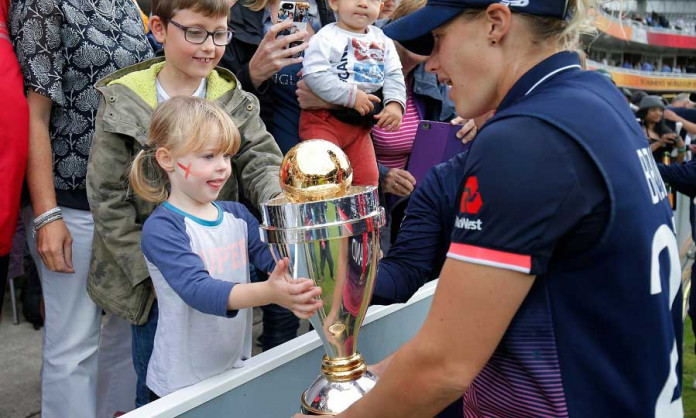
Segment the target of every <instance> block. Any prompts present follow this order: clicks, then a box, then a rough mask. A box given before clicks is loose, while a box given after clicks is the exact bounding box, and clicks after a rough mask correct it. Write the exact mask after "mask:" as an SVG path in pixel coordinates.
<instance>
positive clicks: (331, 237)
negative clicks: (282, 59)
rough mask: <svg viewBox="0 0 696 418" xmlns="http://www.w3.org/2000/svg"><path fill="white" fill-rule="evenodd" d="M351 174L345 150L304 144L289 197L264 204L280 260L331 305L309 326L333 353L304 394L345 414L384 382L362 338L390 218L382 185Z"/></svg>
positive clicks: (287, 186) (291, 161)
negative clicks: (382, 231) (362, 350)
mask: <svg viewBox="0 0 696 418" xmlns="http://www.w3.org/2000/svg"><path fill="white" fill-rule="evenodd" d="M352 177H353V171H352V168H351V165H350V162H349V161H348V158H347V157H346V155H345V154H344V153H343V151H341V149H340V148H338V147H337V146H336V145H334V144H332V143H330V142H328V141H323V140H312V141H304V142H302V143H300V144H299V145H297V146H295V147H294V148H292V149H291V150H290V151H289V152H288V154H287V155H286V156H285V158H284V159H283V163H282V164H281V167H280V184H281V187H282V189H283V191H284V193H285V195H284V196H281V197H276V198H274V199H271V200H270V201H268V202H266V203H265V204H263V205H262V207H263V224H262V225H261V238H262V239H263V240H264V242H266V243H268V244H269V246H270V248H271V252H272V253H273V257H274V258H275V259H276V261H278V260H280V259H281V258H283V257H288V258H289V259H290V270H289V271H290V273H291V274H292V276H293V278H295V279H297V278H300V277H308V278H310V279H312V280H313V281H314V283H315V284H316V285H317V286H320V287H321V288H322V295H321V298H322V300H323V301H324V306H323V308H322V309H320V310H319V311H318V312H317V313H316V314H315V315H314V316H313V317H312V318H311V319H310V322H311V323H312V326H313V327H314V329H315V330H316V331H317V333H318V334H319V336H320V337H321V340H322V342H323V343H324V348H325V349H326V355H325V356H324V358H323V359H322V366H321V375H320V376H319V377H318V378H317V379H316V380H315V381H314V383H313V384H312V386H310V388H309V389H307V390H306V391H305V392H304V393H303V394H302V396H301V405H302V411H303V412H304V413H308V414H315V415H329V414H338V413H340V412H343V411H344V410H345V409H347V408H348V407H349V406H350V405H351V404H352V403H353V402H355V401H356V400H358V399H359V398H360V397H361V396H363V395H364V394H365V393H366V392H367V391H368V390H370V389H371V388H372V387H373V386H374V385H375V383H376V381H377V378H376V377H375V376H374V375H373V374H371V373H370V372H368V371H367V366H366V365H365V362H364V361H363V359H362V357H361V356H360V354H359V353H358V352H357V341H358V334H359V332H360V325H361V324H362V321H363V319H364V317H365V312H366V311H367V306H368V304H369V302H370V299H371V298H372V291H373V289H374V281H375V277H376V273H377V259H378V253H379V228H380V227H381V226H383V225H384V222H385V215H384V209H383V208H381V207H380V206H379V201H378V197H377V188H376V187H374V186H354V187H351V186H350V184H351V181H352Z"/></svg>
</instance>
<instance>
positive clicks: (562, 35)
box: [460, 0, 606, 51]
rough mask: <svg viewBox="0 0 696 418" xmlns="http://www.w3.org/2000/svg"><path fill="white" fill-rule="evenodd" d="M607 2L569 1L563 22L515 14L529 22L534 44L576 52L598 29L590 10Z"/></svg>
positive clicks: (478, 11)
mask: <svg viewBox="0 0 696 418" xmlns="http://www.w3.org/2000/svg"><path fill="white" fill-rule="evenodd" d="M605 1H606V0H568V12H567V13H568V15H569V16H570V18H569V19H567V20H563V19H558V18H556V17H544V16H535V15H529V14H525V13H515V15H516V16H519V17H521V18H523V19H525V20H526V21H527V23H528V24H529V27H530V28H531V30H532V31H533V33H534V36H533V38H534V43H535V44H537V45H547V44H548V43H549V42H552V43H554V45H555V46H556V47H557V49H558V50H569V51H575V50H577V49H578V47H579V45H580V36H581V35H583V34H594V33H596V32H597V29H596V28H595V26H594V20H593V17H594V16H593V15H592V14H591V13H590V10H592V9H596V10H599V6H600V4H601V3H604V2H605ZM483 12H484V11H483V10H481V9H476V10H467V11H465V12H463V13H462V14H461V15H460V16H462V17H464V18H467V19H472V18H475V17H478V16H480V15H481V14H482V13H483Z"/></svg>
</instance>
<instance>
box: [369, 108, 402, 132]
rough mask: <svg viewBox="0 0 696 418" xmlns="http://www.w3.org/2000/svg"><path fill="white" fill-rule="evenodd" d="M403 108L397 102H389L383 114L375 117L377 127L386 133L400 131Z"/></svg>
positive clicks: (380, 113)
mask: <svg viewBox="0 0 696 418" xmlns="http://www.w3.org/2000/svg"><path fill="white" fill-rule="evenodd" d="M402 117H403V108H402V107H401V105H400V104H399V103H397V102H389V103H387V105H386V106H384V109H382V111H381V112H379V113H378V114H376V115H375V119H377V121H378V122H377V126H379V127H380V128H382V129H384V130H386V131H392V132H394V131H398V130H399V128H400V127H401V118H402Z"/></svg>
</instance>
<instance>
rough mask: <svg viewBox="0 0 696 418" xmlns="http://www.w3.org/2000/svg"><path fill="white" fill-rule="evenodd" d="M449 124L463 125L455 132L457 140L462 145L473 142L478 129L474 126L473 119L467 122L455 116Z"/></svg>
mask: <svg viewBox="0 0 696 418" xmlns="http://www.w3.org/2000/svg"><path fill="white" fill-rule="evenodd" d="M450 123H451V124H452V125H464V126H462V129H460V130H459V131H457V138H459V139H461V140H462V144H466V143H467V142H469V141H471V140H473V139H474V138H475V137H476V133H477V132H478V127H477V126H476V122H475V121H474V120H473V119H468V120H467V119H464V118H462V117H460V116H457V117H456V118H454V119H452V120H451V121H450Z"/></svg>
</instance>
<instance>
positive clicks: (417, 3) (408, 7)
mask: <svg viewBox="0 0 696 418" xmlns="http://www.w3.org/2000/svg"><path fill="white" fill-rule="evenodd" d="M426 3H427V0H401V1H399V5H398V6H396V8H395V9H394V11H393V12H392V15H391V21H392V22H393V21H395V20H396V19H401V18H402V17H404V16H406V15H409V14H411V13H413V12H415V11H416V10H418V9H420V8H421V7H423V6H425V4H426Z"/></svg>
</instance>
